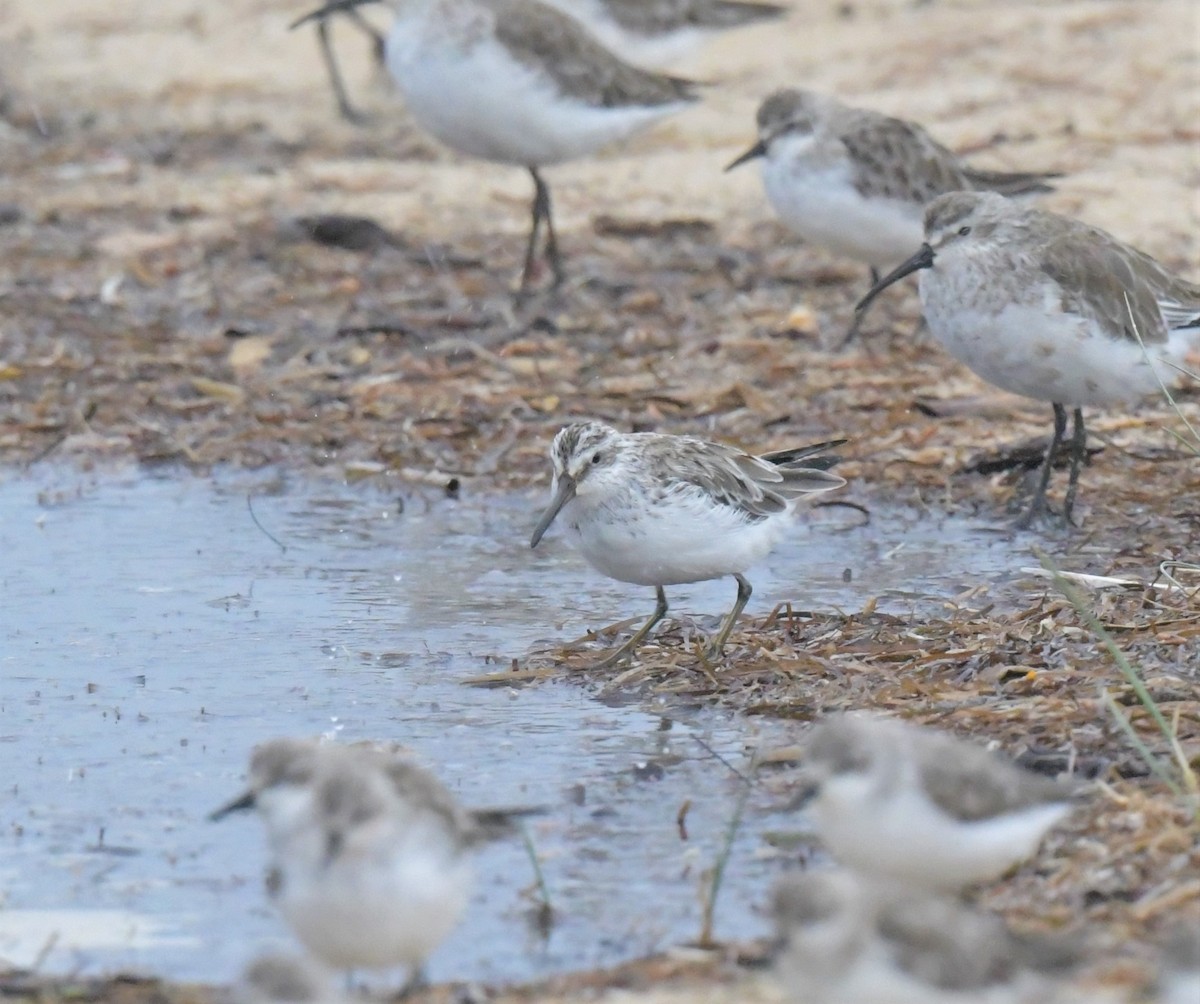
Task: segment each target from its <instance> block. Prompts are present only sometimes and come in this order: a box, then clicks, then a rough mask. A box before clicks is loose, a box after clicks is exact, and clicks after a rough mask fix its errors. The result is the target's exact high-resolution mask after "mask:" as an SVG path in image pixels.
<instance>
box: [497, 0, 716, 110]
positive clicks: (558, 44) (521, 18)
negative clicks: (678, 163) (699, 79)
mask: <svg viewBox="0 0 1200 1004" xmlns="http://www.w3.org/2000/svg"><path fill="white" fill-rule="evenodd" d="M490 6H491V7H492V8H493V9H494V10H495V13H496V22H495V24H496V37H497V38H498V39H499V40H500V42H501V43H502V44H504V45H505V46H507V47H508V49H509V50H510V51H511V52H512V53H513V55H514V56H515V57H516V58H517V59H519V60H520V61H521V62H523V63H525V64H527V65H529V66H532V67H535V68H536V69H537V70H538V71H539V72H540V73H543V74H545V76H546V77H548V78H549V79H550V80H552V81H553V82H554V83H555V84H556V85H557V86H558V88H559V89H560V90H561V91H562V92H563V93H564V94H567V95H569V96H570V97H572V98H575V99H576V100H578V101H581V102H583V103H585V104H589V105H594V106H597V107H601V108H626V107H631V106H632V107H636V106H643V107H645V106H649V107H654V106H657V105H673V104H680V103H683V102H690V101H695V100H696V85H695V84H693V83H692V82H691V81H689V80H683V79H681V78H679V77H670V76H666V75H664V74H660V73H650V72H649V71H647V70H641V69H638V68H637V67H635V66H631V65H629V64H628V63H626V62H623V61H622V60H620V59H618V58H617V57H616V56H614V55H613V54H612V53H611V52H609V51H608V50H607V49H606V48H604V46H603V45H601V44H600V43H599V42H597V41H596V40H595V39H594V38H592V36H591V35H590V34H588V32H587V30H586V29H585V28H584V27H583V26H582V25H580V24H579V23H578V22H577V21H575V20H574V19H573V18H571V17H568V16H567V15H566V14H562V13H560V12H559V11H557V10H554V9H553V8H550V7H546V6H543V5H542V4H533V3H526V2H523V0H495V2H493V3H492V4H491V5H490Z"/></svg>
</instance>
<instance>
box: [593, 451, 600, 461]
mask: <svg viewBox="0 0 1200 1004" xmlns="http://www.w3.org/2000/svg"><path fill="white" fill-rule="evenodd" d="M592 463H593V464H598V463H600V454H599V453H593V454H592Z"/></svg>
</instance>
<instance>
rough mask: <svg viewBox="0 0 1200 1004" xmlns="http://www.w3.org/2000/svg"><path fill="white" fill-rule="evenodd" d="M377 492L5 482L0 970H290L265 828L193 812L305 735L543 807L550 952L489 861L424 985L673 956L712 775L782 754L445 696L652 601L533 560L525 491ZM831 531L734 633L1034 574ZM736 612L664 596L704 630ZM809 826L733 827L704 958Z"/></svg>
mask: <svg viewBox="0 0 1200 1004" xmlns="http://www.w3.org/2000/svg"><path fill="white" fill-rule="evenodd" d="M400 491H401V489H397V490H396V494H394V495H388V494H385V493H383V492H381V491H380V490H379V489H378V488H372V487H364V486H361V485H360V486H349V487H347V486H339V485H331V484H328V483H321V484H317V483H313V482H310V481H304V480H300V479H291V478H289V477H286V476H281V475H274V474H263V473H257V474H247V473H239V474H226V475H222V476H220V477H219V478H217V479H215V480H213V481H207V480H203V479H197V478H194V477H191V476H180V477H153V476H147V475H145V474H142V473H140V472H139V473H135V474H125V475H121V474H114V473H109V474H104V475H94V474H80V473H78V472H62V471H59V472H54V473H50V472H41V473H39V474H38V475H37V476H36V478H30V477H17V476H10V477H9V478H8V479H7V480H6V481H4V483H2V484H0V554H3V556H4V557H3V563H2V566H0V750H3V756H2V757H0V760H2V763H3V776H4V786H5V790H6V799H5V804H6V810H5V815H4V820H3V830H2V831H0V847H2V848H3V861H4V865H3V868H4V870H3V871H2V872H0V963H2V962H4V961H9V962H14V963H25V964H28V962H30V961H31V956H32V958H36V957H38V956H39V955H41V954H44V955H45V961H44V968H45V969H48V970H52V971H53V970H66V969H72V970H74V969H79V968H82V969H85V970H111V969H116V968H130V967H135V968H138V969H141V970H145V971H149V972H152V973H155V974H158V975H164V976H171V977H174V978H179V979H203V980H215V981H221V980H227V979H230V978H232V977H233V976H234V975H236V973H237V972H238V971H240V969H241V968H242V966H243V965H244V964H245V962H246V961H247V960H248V959H249V958H250V957H251V956H252V955H253V954H254V953H255V952H256V951H257V950H258V949H259V948H260V947H262V946H264V945H265V944H267V943H270V942H273V941H274V942H283V943H286V942H287V941H288V935H287V932H286V930H285V929H284V927H283V925H282V923H281V922H280V921H279V920H278V919H277V918H276V917H275V915H274V913H273V912H272V910H271V907H270V906H269V904H268V903H267V901H266V899H265V896H264V893H263V889H262V881H261V880H262V872H263V868H264V864H265V862H264V857H263V854H264V851H263V846H262V838H261V833H260V828H259V826H258V823H257V821H256V820H255V819H253V818H250V817H245V818H235V819H231V820H228V821H226V822H224V823H222V824H219V825H213V824H210V823H208V822H206V821H205V815H206V814H207V812H208V811H209V810H211V809H213V808H214V807H216V806H217V805H219V804H221V803H222V802H224V801H225V800H226V799H227V798H229V797H230V796H231V795H233V794H235V793H236V792H237V791H238V790H240V788H241V786H242V783H243V778H244V769H245V764H246V759H247V755H248V752H249V750H250V748H251V747H252V746H253V745H254V744H255V743H256V742H259V741H261V740H263V739H265V738H268V737H271V736H277V735H312V734H317V733H325V734H330V735H336V736H338V737H339V738H342V739H345V740H356V739H390V740H396V741H399V742H402V743H404V744H406V745H407V746H409V747H411V749H412V750H413V752H414V754H415V755H416V756H417V757H418V758H419V759H420V760H421V761H423V762H424V763H426V764H428V765H430V766H432V767H434V768H435V769H436V770H437V772H438V773H439V774H440V776H441V777H442V779H443V780H444V781H445V782H446V783H447V784H448V785H449V786H450V787H451V788H452V789H453V790H454V791H456V792H457V793H458V794H459V795H460V797H461V798H462V799H463V800H464V801H466V802H467V803H470V804H479V805H486V804H539V805H546V806H548V807H549V811H548V812H547V814H546V815H545V816H544V817H541V818H539V819H537V820H535V821H533V822H532V823H531V825H530V836H531V838H532V841H533V844H534V846H535V847H536V848H537V851H538V854H539V857H540V859H541V863H542V869H543V871H544V873H545V877H546V882H547V884H548V887H549V892H550V896H551V899H552V902H553V905H554V907H555V909H556V911H557V913H558V917H559V919H558V922H557V924H556V925H555V926H554V928H553V930H552V931H551V933H550V935H549V938H548V939H547V940H542V939H541V938H539V936H537V935H536V934H535V933H534V932H533V930H532V927H531V926H530V925H529V923H528V918H529V916H530V914H531V912H532V907H533V905H534V900H533V898H531V890H532V888H533V873H532V868H531V865H530V862H529V859H528V856H527V854H526V852H525V850H524V849H523V848H522V846H521V844H520V841H519V840H513V841H509V842H507V843H500V844H496V845H493V846H490V847H488V848H487V849H485V850H484V851H483V852H482V853H481V854H480V856H479V859H478V874H479V883H478V887H477V891H476V895H475V900H474V903H473V906H472V908H471V912H470V915H469V916H468V917H467V918H466V920H465V922H464V923H463V924H462V926H461V927H460V928H459V929H458V930H457V931H456V932H455V934H454V935H452V936H451V938H450V939H449V940H448V941H447V942H446V944H445V945H444V946H443V947H442V948H441V950H439V952H438V953H437V954H436V955H435V957H434V959H433V960H432V963H431V966H430V970H431V975H432V976H433V977H434V978H458V979H468V978H473V979H489V980H491V979H518V978H526V977H530V976H533V975H537V974H540V973H544V972H547V971H551V970H560V969H568V968H576V967H582V966H587V965H593V964H600V963H607V962H613V961H616V960H618V959H622V958H627V957H630V956H633V955H637V954H640V953H644V952H647V951H651V950H653V949H655V948H659V947H663V946H666V945H670V944H675V943H679V942H681V941H686V940H690V939H694V938H695V937H696V935H697V933H698V931H699V925H700V920H699V918H700V901H699V896H698V890H699V888H700V883H701V875H702V873H703V872H704V871H705V869H707V868H708V867H710V866H711V864H712V863H713V860H714V858H715V856H716V854H717V851H718V848H719V847H720V845H721V842H722V840H723V837H724V832H725V829H726V827H727V826H728V823H729V819H730V816H731V814H732V812H733V810H734V806H735V803H736V801H737V798H738V791H739V783H740V782H739V781H738V780H737V778H736V777H735V776H734V775H733V774H732V773H731V772H730V771H729V770H728V769H726V767H724V766H722V765H721V764H719V763H718V762H716V761H715V760H714V759H713V756H712V753H711V752H710V750H711V751H714V752H715V753H717V754H719V755H720V756H722V757H724V758H726V759H728V760H729V761H730V762H732V763H734V764H737V763H741V762H743V749H744V745H745V743H746V741H747V740H757V739H759V738H761V737H764V736H765V738H766V739H767V740H768V741H770V742H771V743H776V742H779V743H782V742H786V741H789V739H791V738H793V737H794V736H795V735H796V734H797V732H796V728H795V726H792V725H788V724H786V723H770V722H764V721H761V720H743V719H739V718H737V717H736V716H733V715H730V714H728V713H724V712H696V711H688V710H685V709H680V708H675V707H671V706H668V705H665V704H664V705H661V706H660V705H656V704H649V705H646V704H642V705H639V706H636V707H612V706H607V705H605V704H601V703H599V702H597V701H596V700H594V699H593V698H592V697H591V696H590V695H589V693H588V691H587V689H586V688H584V687H580V686H577V685H575V684H559V683H549V684H543V685H541V686H536V687H530V688H526V689H522V690H508V689H505V688H499V689H477V688H470V687H464V686H462V685H461V684H460V682H459V681H461V680H462V679H465V678H467V677H470V676H474V675H478V674H480V673H486V672H493V671H495V670H496V669H497V668H499V667H502V666H505V665H507V664H508V663H509V662H510V660H511V659H512V658H513V657H518V656H522V655H524V654H525V653H526V652H527V651H528V649H529V648H530V646H532V645H534V644H535V643H544V642H546V641H553V640H559V641H562V640H567V639H570V638H574V637H577V636H578V635H580V634H581V633H582V632H583V631H584V630H585V629H586V628H587V627H598V626H603V625H605V624H608V623H611V622H613V621H616V620H619V619H621V618H623V617H631V616H637V615H641V614H648V613H649V610H650V608H651V606H652V605H653V595H652V592H651V591H650V590H648V589H641V588H638V587H632V586H623V585H620V584H617V583H611V582H608V581H607V580H605V579H603V578H602V577H600V576H599V575H598V574H596V573H593V572H591V571H590V569H588V568H587V567H586V566H585V565H584V564H583V562H582V560H581V559H579V558H578V557H577V556H576V555H575V554H574V553H573V552H571V550H570V549H569V548H568V547H567V546H566V545H565V543H564V542H563V541H562V539H561V538H559V537H557V536H556V535H555V534H554V532H553V531H551V535H550V536H549V537H548V538H547V540H546V542H545V544H544V545H543V546H542V547H539V549H538V550H537V551H530V549H529V547H528V538H529V531H530V528H531V526H532V524H533V522H534V521H535V519H536V513H537V510H538V507H539V506H540V505H541V504H542V502H543V496H542V494H541V492H536V493H535V492H531V493H529V494H528V495H526V496H523V497H516V496H512V497H499V498H465V499H463V500H459V501H452V500H448V499H444V498H441V497H440V496H436V495H432V494H431V495H428V496H422V495H420V494H413V493H412V492H411V491H410V490H409V489H408V488H405V489H403V492H404V494H405V496H406V504H405V505H404V506H403V511H400V508H401V507H399V506H398V505H397V502H396V498H397V496H398V494H399V493H400ZM248 494H252V495H253V516H254V517H256V518H257V520H258V522H259V524H261V527H262V529H260V528H259V527H258V526H256V525H255V522H254V520H253V519H252V516H251V512H250V509H249V508H248V504H247V495H248ZM836 512H837V511H836V510H830V511H828V513H827V514H826V515H824V516H822V517H820V518H821V519H823V520H825V521H826V525H825V527H824V528H822V527H821V526H819V525H811V526H805V525H800V526H797V527H796V530H795V532H794V533H793V534H792V536H791V537H790V539H789V540H788V542H787V543H786V544H785V545H784V547H783V548H781V549H780V551H779V552H777V553H776V554H775V555H774V556H772V558H771V559H770V560H769V561H768V562H767V563H766V564H765V566H764V567H763V568H760V569H755V570H754V571H753V572H752V573H751V575H750V578H751V581H752V582H753V583H754V586H755V595H754V598H753V599H752V601H751V605H750V608H749V610H748V613H749V614H750V615H752V616H762V615H763V614H764V613H766V612H767V611H768V610H770V609H771V607H772V606H773V605H774V604H775V603H777V602H779V601H782V600H793V601H795V603H796V605H797V606H800V607H810V608H817V609H822V608H825V609H828V608H831V607H842V608H845V609H850V610H853V609H858V608H860V607H861V606H862V604H863V603H864V602H865V600H866V599H867V598H868V597H870V596H884V597H885V602H884V606H890V607H891V608H893V609H898V610H906V609H914V608H921V607H923V606H932V605H934V604H937V603H939V602H940V601H941V599H943V598H945V597H948V596H953V595H955V594H957V593H959V592H961V591H962V590H963V589H965V588H968V587H970V586H973V585H977V584H979V583H980V582H996V581H998V580H1001V579H1003V577H1004V575H1005V574H1006V573H1007V572H1009V571H1010V570H1015V569H1016V568H1017V567H1018V566H1019V565H1020V564H1022V563H1027V559H1025V558H1023V557H1022V556H1020V555H1019V554H1018V553H1017V552H1015V551H1014V550H1012V545H1011V544H1009V543H1008V542H1007V541H1006V540H1005V539H1004V538H1003V537H1001V536H997V535H993V534H990V533H986V532H982V531H981V529H980V528H979V527H977V526H974V525H972V524H971V523H970V522H968V521H965V520H959V521H954V520H947V521H942V522H936V523H935V522H934V521H933V520H928V519H925V520H922V519H920V518H918V517H916V516H915V515H914V514H906V513H903V512H893V513H889V514H887V515H886V517H884V516H881V514H880V513H879V512H876V513H875V515H874V519H873V521H872V523H871V525H869V526H867V527H865V528H860V529H855V530H851V531H847V532H842V533H831V532H829V528H828V521H829V520H840V519H841V518H842V517H841V516H840V515H836ZM264 530H265V531H267V532H269V534H270V535H272V536H273V537H274V538H276V540H277V541H279V542H280V543H282V544H283V545H284V547H285V548H286V550H283V549H281V548H280V546H279V545H278V544H277V543H276V542H275V541H273V540H272V539H271V537H269V536H268V535H267V532H264ZM847 569H848V570H849V575H848V578H849V582H847V581H845V580H846V578H847V572H846V570H847ZM733 592H734V590H733V585H732V583H731V582H721V583H705V584H701V585H698V586H695V587H680V588H676V589H672V590H669V598H670V599H671V601H672V607H673V610H675V611H677V612H687V613H689V614H691V613H696V614H701V613H702V614H705V615H712V616H713V617H715V616H716V615H719V614H722V613H724V612H725V611H726V610H727V609H728V607H729V605H730V604H731V603H732V601H733ZM887 597H891V599H887ZM660 710H661V713H657V712H659V711H660ZM688 800H690V802H691V807H690V811H689V813H688V816H687V827H686V829H687V834H686V837H687V838H686V839H683V836H682V835H681V833H680V830H679V827H678V826H677V823H676V815H677V812H678V810H679V808H680V806H681V805H682V804H683V803H684V802H685V801H688ZM800 825H801V824H800V822H799V821H798V820H797V818H796V817H795V815H794V814H784V813H780V812H775V811H772V810H771V807H770V805H769V804H768V803H767V802H766V801H765V800H764V799H763V798H761V797H758V796H757V795H756V796H755V797H754V798H752V799H751V811H750V814H749V817H748V819H747V822H746V825H745V826H744V828H743V829H742V831H741V833H740V835H739V837H738V840H737V842H736V844H735V848H734V854H733V857H732V860H731V864H730V867H729V869H728V871H727V873H726V879H725V885H724V887H723V889H722V893H721V901H720V904H719V906H718V909H717V926H716V932H717V934H718V936H727V937H743V936H751V935H755V934H760V933H765V931H766V923H765V921H764V919H763V917H762V916H761V913H760V909H761V904H762V903H764V902H765V900H766V896H767V890H768V887H769V883H770V881H771V878H772V876H773V875H774V874H775V873H776V871H777V870H778V867H779V866H778V864H777V863H775V862H772V861H771V860H770V855H769V854H764V853H762V852H763V851H764V850H765V849H766V845H765V844H764V842H763V840H762V833H763V832H764V831H765V830H779V829H789V828H790V829H795V828H797V827H799V826H800ZM22 911H37V912H36V913H35V912H28V913H23V912H22ZM51 911H62V912H61V913H57V912H51ZM96 911H103V913H100V912H96ZM47 918H49V919H47ZM47 924H48V925H49V926H48V927H47V926H46V925H47ZM106 924H107V926H105V925H106ZM97 925H99V927H97ZM98 930H103V931H108V932H109V933H108V934H107V935H104V936H100V935H98V934H97V933H96V932H97V931H98ZM56 931H58V932H59V936H58V937H57V938H56V937H54V935H55V932H56ZM81 931H82V932H84V934H79V932H81ZM130 931H135V932H137V935H136V937H134V936H128V937H123V936H122V932H126V933H128V932H130ZM73 932H74V933H73ZM31 946H32V947H31Z"/></svg>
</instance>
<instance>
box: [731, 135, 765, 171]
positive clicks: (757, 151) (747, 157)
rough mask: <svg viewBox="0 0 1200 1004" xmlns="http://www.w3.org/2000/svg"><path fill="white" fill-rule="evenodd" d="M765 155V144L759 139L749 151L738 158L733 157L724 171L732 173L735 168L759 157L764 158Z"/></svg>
mask: <svg viewBox="0 0 1200 1004" xmlns="http://www.w3.org/2000/svg"><path fill="white" fill-rule="evenodd" d="M766 155H767V144H766V143H764V142H763V141H762V140H761V139H760V140H759V141H758V142H757V143H755V144H754V146H752V147H750V149H749V150H747V151H746V152H745V153H743V154H742V155H741V156H740V157H735V158H734V159H733V160H731V161H730V162H729V163H728V164H726V165H725V170H726V171H732V170H733V169H734V168H735V167H741V166H742V165H743V164H745V163H746V162H747V161H751V160H757V159H758V158H759V157H765V156H766Z"/></svg>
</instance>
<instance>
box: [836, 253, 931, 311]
mask: <svg viewBox="0 0 1200 1004" xmlns="http://www.w3.org/2000/svg"><path fill="white" fill-rule="evenodd" d="M933 257H934V255H933V248H931V247H930V246H929V245H928V244H922V245H921V250H920V251H918V252H917V253H916V254H915V255H913V256H912V257H911V258H909V259H908V261H906V262H905V263H904V264H903V265H900V266H898V267H897V268H894V269H892V271H890V272H889V273H888V274H887V275H885V276H884V277H883V278H882V279H880V280H879V281H878V282H877V283H875V285H874V286H872V287H871V288H870V289H869V290H867V295H866V296H864V297H863V298H862V299H861V300H859V301H858V303H856V304H855V305H854V313H855V314H857V315H858V316H859V317H862V315H863V313H864V312H865V311H866V309H867V308H868V307H869V306H870V305H871V302H872V301H873V300H874V299H875V297H877V296H878V295H879V294H880V293H882V292H883V291H884V290H885V289H887V288H888V286H891V285H892V284H893V283H897V282H899V281H900V280H901V279H903V278H904V277H905V276H906V275H912V273H913V272H919V271H920V270H921V269H923V268H931V267H932V266H933Z"/></svg>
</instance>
